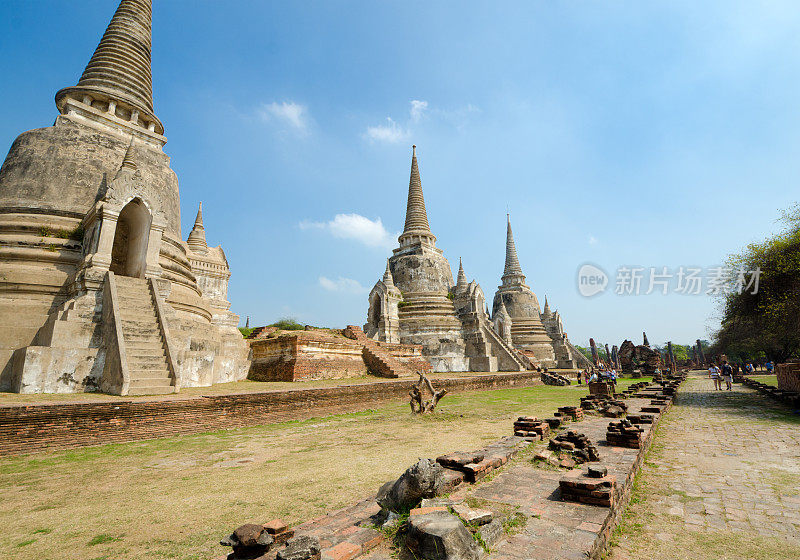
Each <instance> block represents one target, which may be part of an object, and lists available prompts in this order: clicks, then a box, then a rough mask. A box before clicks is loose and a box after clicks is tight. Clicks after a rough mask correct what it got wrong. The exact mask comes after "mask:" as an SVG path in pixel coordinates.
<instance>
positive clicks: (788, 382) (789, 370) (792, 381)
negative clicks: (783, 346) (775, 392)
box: [775, 362, 800, 392]
mask: <svg viewBox="0 0 800 560" xmlns="http://www.w3.org/2000/svg"><path fill="white" fill-rule="evenodd" d="M775 373H777V374H778V389H781V390H783V391H795V392H800V363H797V362H789V363H786V364H778V365H777V366H775Z"/></svg>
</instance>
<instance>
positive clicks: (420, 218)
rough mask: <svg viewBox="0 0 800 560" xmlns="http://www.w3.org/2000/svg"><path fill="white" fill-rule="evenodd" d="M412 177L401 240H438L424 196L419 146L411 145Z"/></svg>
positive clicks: (409, 184)
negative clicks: (429, 219)
mask: <svg viewBox="0 0 800 560" xmlns="http://www.w3.org/2000/svg"><path fill="white" fill-rule="evenodd" d="M411 149H412V152H411V178H410V179H409V182H408V203H407V205H406V225H405V228H404V229H403V233H402V234H401V235H400V238H399V241H400V243H401V244H402V243H403V240H404V239H409V238H413V237H414V236H417V237H419V236H421V237H426V238H429V239H432V240H433V241H434V242H435V241H436V237H435V236H434V235H433V234H432V233H431V228H430V226H429V225H428V214H427V212H426V211H425V198H424V197H423V196H422V181H421V179H420V177H419V165H418V164H417V147H416V146H412V147H411Z"/></svg>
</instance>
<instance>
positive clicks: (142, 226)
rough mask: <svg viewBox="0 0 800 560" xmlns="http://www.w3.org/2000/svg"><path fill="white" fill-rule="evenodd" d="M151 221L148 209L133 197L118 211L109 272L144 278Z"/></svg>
mask: <svg viewBox="0 0 800 560" xmlns="http://www.w3.org/2000/svg"><path fill="white" fill-rule="evenodd" d="M151 222H152V216H151V215H150V210H148V208H147V206H145V204H144V202H142V201H141V199H139V198H134V199H133V200H131V201H130V202H129V203H128V204H126V205H125V207H124V208H123V209H122V212H120V213H119V218H118V219H117V227H116V231H115V233H114V244H113V245H112V247H111V267H110V269H111V272H113V273H114V274H118V275H120V276H133V277H134V278H144V271H145V266H146V264H147V243H148V241H149V239H150V224H151Z"/></svg>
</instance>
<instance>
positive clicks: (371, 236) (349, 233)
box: [299, 214, 398, 248]
mask: <svg viewBox="0 0 800 560" xmlns="http://www.w3.org/2000/svg"><path fill="white" fill-rule="evenodd" d="M299 226H300V229H302V230H308V229H321V230H324V231H327V232H329V233H330V234H331V235H332V236H333V237H336V238H339V239H352V240H355V241H358V242H359V243H362V244H364V245H366V246H367V247H381V248H391V247H392V246H393V245H394V239H395V238H396V237H397V235H398V234H391V233H389V232H388V231H387V230H386V228H385V227H384V226H383V222H382V221H381V219H380V218H376V219H375V220H370V219H369V218H366V217H364V216H362V215H360V214H336V216H334V217H333V219H332V220H330V221H327V222H312V221H309V220H303V221H302V222H300V224H299Z"/></svg>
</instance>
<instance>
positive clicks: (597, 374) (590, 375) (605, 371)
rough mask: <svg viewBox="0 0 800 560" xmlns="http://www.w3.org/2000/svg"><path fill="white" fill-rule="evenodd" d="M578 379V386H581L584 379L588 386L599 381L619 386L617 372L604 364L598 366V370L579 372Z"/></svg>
mask: <svg viewBox="0 0 800 560" xmlns="http://www.w3.org/2000/svg"><path fill="white" fill-rule="evenodd" d="M577 377H578V385H580V384H581V380H582V379H583V380H585V381H586V383H587V384H588V383H596V382H597V381H608V382H610V383H613V384H614V385H616V384H617V370H615V369H614V368H608V367H605V366H604V365H603V363H602V362H601V363H600V364H598V366H597V368H594V367H592V368H589V369H584V370H583V371H579V372H578V374H577Z"/></svg>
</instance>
